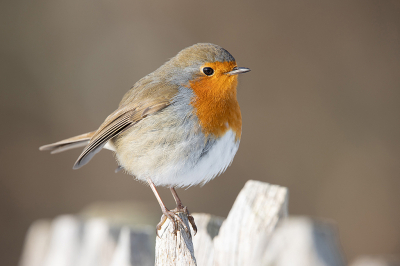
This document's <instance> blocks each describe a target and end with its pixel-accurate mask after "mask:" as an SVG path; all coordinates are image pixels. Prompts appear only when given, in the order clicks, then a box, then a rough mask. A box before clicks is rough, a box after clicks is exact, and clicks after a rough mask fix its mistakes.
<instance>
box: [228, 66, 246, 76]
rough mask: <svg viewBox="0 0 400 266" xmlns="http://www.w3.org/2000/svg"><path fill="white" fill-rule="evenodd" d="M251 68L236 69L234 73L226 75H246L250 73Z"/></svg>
mask: <svg viewBox="0 0 400 266" xmlns="http://www.w3.org/2000/svg"><path fill="white" fill-rule="evenodd" d="M249 71H250V68H246V67H234V68H233V70H232V71H229V72H226V73H225V74H228V75H237V74H242V73H246V72H249Z"/></svg>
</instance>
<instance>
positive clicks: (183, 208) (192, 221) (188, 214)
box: [172, 205, 197, 235]
mask: <svg viewBox="0 0 400 266" xmlns="http://www.w3.org/2000/svg"><path fill="white" fill-rule="evenodd" d="M172 211H173V212H175V213H178V212H183V213H184V214H186V216H187V218H188V220H189V223H190V225H191V226H192V228H193V231H194V235H196V234H197V226H196V223H195V222H194V218H193V216H192V215H190V212H189V210H188V208H187V207H186V206H182V205H180V206H176V208H175V209H173V210H172Z"/></svg>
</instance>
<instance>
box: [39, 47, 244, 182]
mask: <svg viewBox="0 0 400 266" xmlns="http://www.w3.org/2000/svg"><path fill="white" fill-rule="evenodd" d="M205 66H209V67H212V68H213V69H214V71H215V73H214V74H213V75H212V76H207V75H205V74H204V73H203V72H202V68H203V67H205ZM236 67H237V65H236V61H235V59H234V58H233V56H232V55H231V54H230V53H229V52H227V51H226V50H225V49H223V48H221V47H219V46H217V45H213V44H196V45H193V46H191V47H188V48H186V49H184V50H182V51H181V52H179V53H178V54H177V55H176V56H175V57H173V58H172V59H171V60H169V61H168V62H166V63H165V64H164V65H162V66H161V67H160V68H159V69H157V70H156V71H154V72H153V73H151V74H149V75H147V76H145V77H144V78H142V79H140V80H139V81H138V82H137V83H136V84H135V85H134V86H133V87H132V88H131V90H129V91H128V92H127V93H126V94H125V96H124V97H123V99H122V101H121V103H120V105H119V107H118V109H117V110H116V111H114V112H113V113H112V114H111V115H110V116H108V117H107V119H106V120H105V121H104V123H103V124H102V125H101V126H100V127H99V129H98V130H97V131H95V132H92V133H87V134H83V135H80V136H78V137H75V138H71V139H67V140H64V141H61V142H57V143H54V144H50V145H46V146H43V147H41V149H42V150H53V151H63V150H67V149H69V148H75V147H81V146H82V145H87V146H86V147H85V149H84V151H83V152H82V154H81V155H80V156H79V158H78V160H77V162H76V163H75V165H74V168H79V167H81V166H83V165H85V164H86V163H87V162H88V161H89V160H90V159H91V158H92V157H93V156H94V155H95V154H96V153H97V152H99V151H100V150H101V149H102V148H104V147H108V148H109V149H111V150H114V151H115V154H116V158H117V161H118V164H119V165H120V166H121V167H122V168H123V169H124V170H125V171H127V172H128V173H129V174H131V175H133V176H135V177H136V178H137V179H138V180H143V181H145V180H146V178H151V180H152V181H153V182H154V184H155V185H158V186H172V187H187V186H192V185H196V184H200V183H202V184H204V183H206V182H208V181H210V180H211V179H212V178H214V177H215V176H216V175H218V174H219V173H221V172H223V171H225V169H226V167H228V166H229V164H230V163H231V162H232V159H233V157H234V155H235V154H236V151H237V149H238V146H239V142H240V137H241V126H242V121H241V114H240V108H239V104H238V102H237V99H236V86H237V75H229V74H227V73H228V72H230V71H232V70H233V69H235V68H236Z"/></svg>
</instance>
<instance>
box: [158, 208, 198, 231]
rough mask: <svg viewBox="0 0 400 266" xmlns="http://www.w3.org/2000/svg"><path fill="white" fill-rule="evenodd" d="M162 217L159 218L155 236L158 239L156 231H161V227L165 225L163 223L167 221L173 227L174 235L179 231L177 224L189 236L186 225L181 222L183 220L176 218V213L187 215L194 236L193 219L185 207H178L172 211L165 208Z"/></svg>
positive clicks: (195, 227) (195, 228) (194, 226)
mask: <svg viewBox="0 0 400 266" xmlns="http://www.w3.org/2000/svg"><path fill="white" fill-rule="evenodd" d="M162 211H163V215H162V216H161V221H160V222H159V223H158V224H157V227H156V228H157V230H156V233H157V236H158V237H160V236H159V235H158V230H160V229H161V227H162V226H163V224H164V223H165V221H167V219H170V220H171V222H172V224H173V226H174V233H175V234H176V232H178V230H179V224H180V225H181V226H182V227H183V229H184V230H185V232H186V233H187V234H190V230H189V228H188V227H187V226H186V224H185V223H184V222H183V220H182V219H181V217H179V216H178V214H177V213H180V212H183V213H184V214H186V215H187V217H188V220H189V223H190V224H191V225H192V227H193V230H194V235H196V233H197V226H196V224H195V222H194V218H193V216H192V215H190V213H189V211H188V209H187V207H183V206H178V207H176V208H175V209H173V210H168V209H167V208H165V209H163V210H162Z"/></svg>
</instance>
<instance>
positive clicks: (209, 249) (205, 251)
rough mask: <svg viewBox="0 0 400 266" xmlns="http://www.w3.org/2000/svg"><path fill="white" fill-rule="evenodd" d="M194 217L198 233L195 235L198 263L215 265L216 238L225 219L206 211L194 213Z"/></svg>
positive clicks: (194, 243)
mask: <svg viewBox="0 0 400 266" xmlns="http://www.w3.org/2000/svg"><path fill="white" fill-rule="evenodd" d="M193 218H194V220H195V222H196V225H197V234H196V235H195V236H194V237H193V246H194V254H195V256H196V261H197V265H213V260H214V238H215V237H216V236H217V235H218V233H219V230H220V228H221V225H222V222H223V221H224V220H225V219H224V218H222V217H218V216H214V215H211V214H205V213H194V214H193Z"/></svg>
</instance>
